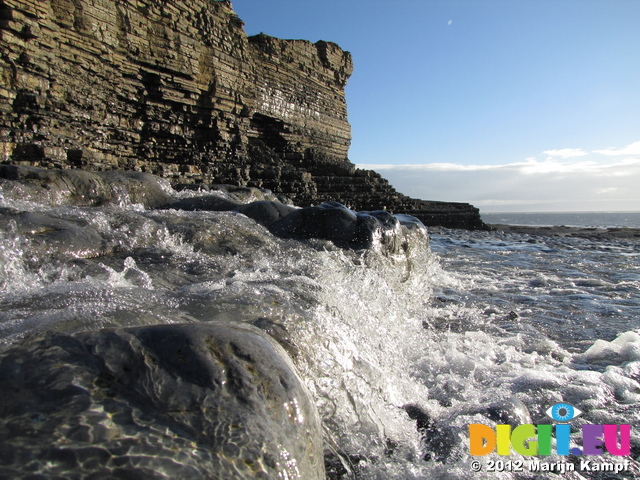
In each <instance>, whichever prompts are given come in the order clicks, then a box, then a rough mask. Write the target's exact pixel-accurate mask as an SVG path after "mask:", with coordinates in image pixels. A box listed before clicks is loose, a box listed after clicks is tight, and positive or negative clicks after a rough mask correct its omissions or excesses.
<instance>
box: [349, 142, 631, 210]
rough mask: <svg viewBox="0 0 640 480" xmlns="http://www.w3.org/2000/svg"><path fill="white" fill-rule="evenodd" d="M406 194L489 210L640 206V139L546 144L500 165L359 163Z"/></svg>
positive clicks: (361, 166) (625, 207)
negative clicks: (601, 144) (602, 144)
mask: <svg viewBox="0 0 640 480" xmlns="http://www.w3.org/2000/svg"><path fill="white" fill-rule="evenodd" d="M357 167H359V168H365V169H371V170H375V171H377V172H379V173H380V174H381V175H383V176H384V177H385V178H387V179H388V180H389V181H390V182H391V184H392V185H393V186H394V187H395V188H396V189H397V190H398V191H399V192H402V193H404V194H405V195H409V196H411V197H415V198H421V199H423V200H442V201H452V202H468V203H471V204H473V205H475V206H476V207H478V208H480V210H481V211H484V212H544V211H547V212H550V211H640V188H639V186H640V142H635V143H632V144H630V145H627V146H625V147H621V148H620V147H618V148H616V147H607V148H602V149H598V150H592V151H586V150H583V149H580V148H564V149H559V150H545V151H543V152H542V153H541V154H540V155H538V156H535V157H529V158H526V159H525V160H524V161H521V162H515V163H507V164H498V165H473V164H471V165H467V164H464V165H463V164H456V163H429V164H417V165H389V164H387V165H379V164H376V165H373V164H358V165H357Z"/></svg>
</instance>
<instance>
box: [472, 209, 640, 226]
mask: <svg viewBox="0 0 640 480" xmlns="http://www.w3.org/2000/svg"><path fill="white" fill-rule="evenodd" d="M482 219H483V220H484V222H485V223H489V224H504V225H531V226H558V225H563V226H566V227H596V228H597V227H600V228H610V227H614V228H616V227H617V228H620V227H627V228H640V212H539V213H536V212H524V213H511V212H509V213H482Z"/></svg>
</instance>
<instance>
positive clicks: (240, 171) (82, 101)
mask: <svg viewBox="0 0 640 480" xmlns="http://www.w3.org/2000/svg"><path fill="white" fill-rule="evenodd" d="M0 46H1V48H2V53H1V55H0V115H1V117H0V161H1V162H4V163H12V164H19V165H32V166H40V167H56V168H84V169H92V170H110V169H129V170H139V171H144V172H149V173H153V174H156V175H160V176H163V177H166V178H169V179H170V180H171V181H172V182H173V183H175V184H189V183H200V182H203V183H233V184H241V185H251V186H259V187H263V188H270V189H272V190H274V191H275V192H277V193H280V194H283V195H287V196H289V197H291V198H292V199H293V200H294V201H295V202H296V203H298V204H301V205H306V204H310V203H319V202H322V201H325V200H337V201H344V202H349V204H350V206H352V207H353V208H356V209H362V208H383V207H387V208H389V209H396V210H398V212H399V211H400V210H403V209H404V210H408V213H410V212H417V210H416V208H415V205H413V204H412V202H415V201H413V200H412V201H408V200H410V199H406V197H403V196H399V194H397V193H396V192H395V191H394V190H393V188H391V186H390V185H388V183H387V182H386V181H384V180H383V179H381V178H380V177H379V176H376V174H374V173H373V172H356V171H355V168H354V167H353V165H352V164H351V163H350V162H349V161H348V158H347V152H348V148H349V143H350V139H351V131H350V126H349V123H348V121H347V107H346V103H345V97H344V87H345V85H346V82H347V80H348V78H349V75H350V74H351V71H352V60H351V55H350V54H349V53H348V52H344V51H343V50H341V49H340V48H339V47H338V46H337V45H335V44H333V43H330V42H324V41H319V42H317V43H315V44H313V43H311V42H308V41H305V40H280V39H276V38H273V37H269V36H267V35H262V34H261V35H257V36H254V37H247V35H246V34H245V32H244V29H243V23H242V21H241V20H240V19H239V18H238V17H237V16H236V14H235V13H234V12H233V9H232V6H231V3H230V2H228V1H214V0H194V1H190V2H180V1H172V0H0ZM365 204H366V205H365ZM369 204H371V206H370V205H369ZM409 204H411V205H409ZM444 205H448V204H443V205H440V207H443V206H444ZM405 207H406V208H405ZM467 207H468V208H467ZM467 207H465V208H466V210H468V212H467V213H466V214H465V215H467V214H469V215H471V216H470V217H469V218H468V219H467V220H468V221H471V222H472V223H473V222H475V224H477V222H478V221H479V217H478V215H477V210H475V209H473V207H469V206H467ZM447 208H448V207H447ZM469 208H470V209H471V210H469ZM405 213H407V212H405ZM474 218H475V220H474ZM467 220H465V221H467ZM478 225H481V222H480V224H478ZM461 226H464V225H461ZM469 226H470V227H472V225H471V224H469Z"/></svg>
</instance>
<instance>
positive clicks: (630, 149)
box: [594, 142, 640, 156]
mask: <svg viewBox="0 0 640 480" xmlns="http://www.w3.org/2000/svg"><path fill="white" fill-rule="evenodd" d="M594 153H599V154H600V155H607V156H617V155H640V142H635V143H632V144H631V145H627V146H626V147H623V148H614V147H611V148H607V149H604V150H594Z"/></svg>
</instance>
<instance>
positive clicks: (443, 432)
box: [403, 397, 532, 461]
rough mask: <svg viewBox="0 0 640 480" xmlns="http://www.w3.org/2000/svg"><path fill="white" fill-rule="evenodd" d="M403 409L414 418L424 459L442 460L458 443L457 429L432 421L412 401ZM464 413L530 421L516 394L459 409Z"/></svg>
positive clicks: (517, 422) (509, 421)
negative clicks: (487, 404)
mask: <svg viewBox="0 0 640 480" xmlns="http://www.w3.org/2000/svg"><path fill="white" fill-rule="evenodd" d="M403 408H404V410H405V411H406V412H407V415H408V416H409V418H411V419H412V420H415V421H416V429H417V430H418V433H419V435H420V437H421V441H422V443H423V445H424V449H425V455H424V459H425V460H427V461H428V460H437V461H445V460H446V459H447V458H448V457H449V455H450V454H451V452H453V451H455V450H456V447H457V446H458V445H459V443H460V436H459V435H458V432H457V431H455V430H454V429H453V428H452V427H450V426H449V425H447V424H445V423H440V422H436V421H435V420H434V419H433V418H432V417H431V415H429V413H428V412H427V411H426V410H424V409H423V408H422V407H420V406H419V405H416V404H408V405H405V406H404V407H403ZM463 413H464V414H467V415H473V414H480V415H484V416H485V417H487V418H488V419H491V420H493V421H494V422H495V423H496V424H503V425H511V426H512V427H514V428H515V427H516V426H517V425H524V424H530V423H532V421H531V415H530V414H529V409H528V408H527V406H526V405H525V404H524V403H522V402H521V401H520V400H519V399H517V398H516V397H510V398H507V399H505V400H501V401H498V402H495V403H492V404H490V405H489V406H487V407H478V408H476V409H470V410H468V411H465V412H463Z"/></svg>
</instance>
